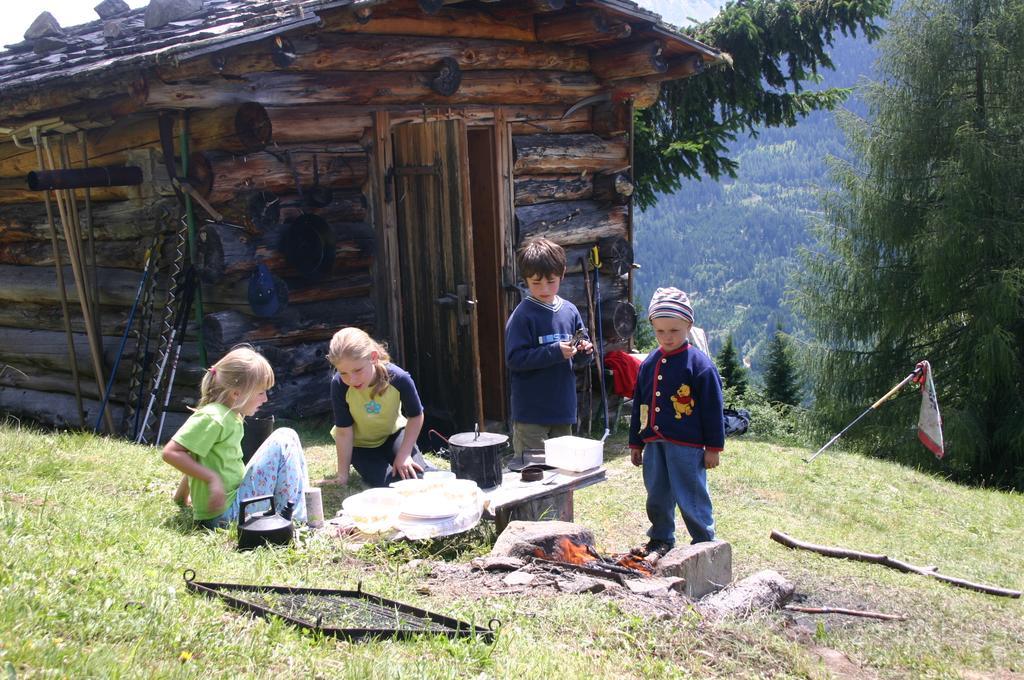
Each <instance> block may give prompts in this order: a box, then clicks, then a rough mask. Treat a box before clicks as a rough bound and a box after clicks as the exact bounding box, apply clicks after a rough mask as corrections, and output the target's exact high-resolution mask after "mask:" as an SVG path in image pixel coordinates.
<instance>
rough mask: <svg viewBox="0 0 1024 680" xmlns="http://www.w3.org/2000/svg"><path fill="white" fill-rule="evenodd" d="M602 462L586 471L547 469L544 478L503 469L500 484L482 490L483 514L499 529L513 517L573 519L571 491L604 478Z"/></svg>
mask: <svg viewBox="0 0 1024 680" xmlns="http://www.w3.org/2000/svg"><path fill="white" fill-rule="evenodd" d="M605 473H606V471H605V468H604V466H601V467H596V468H594V469H592V470H587V471H585V472H567V471H565V470H547V471H545V472H544V479H542V480H538V481H536V482H524V481H522V480H521V479H520V475H519V473H518V472H506V473H505V474H504V475H503V476H502V480H501V486H496V487H494V488H493V489H488V490H486V491H484V498H485V501H484V516H485V517H487V518H489V519H493V520H494V522H495V524H496V525H497V527H498V532H499V533H500V532H502V531H503V530H504V529H505V527H506V526H508V523H509V522H511V521H512V520H525V521H537V520H546V519H551V520H562V521H565V522H571V521H572V519H573V492H574V491H575V490H576V489H582V488H584V487H588V486H591V485H593V484H597V483H598V482H603V481H604V480H605V478H606V475H605Z"/></svg>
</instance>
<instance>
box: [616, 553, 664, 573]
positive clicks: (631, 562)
mask: <svg viewBox="0 0 1024 680" xmlns="http://www.w3.org/2000/svg"><path fill="white" fill-rule="evenodd" d="M615 564H617V565H619V566H620V567H625V568H627V569H635V570H636V571H639V572H641V573H643V574H647V575H648V576H650V575H652V574H653V573H654V570H653V569H652V568H651V565H650V564H649V563H648V562H647V560H645V559H643V558H642V557H637V556H636V555H634V554H633V553H626V554H625V555H623V556H622V557H620V558H619V559H618V560H616V562H615Z"/></svg>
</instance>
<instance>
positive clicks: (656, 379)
mask: <svg viewBox="0 0 1024 680" xmlns="http://www.w3.org/2000/svg"><path fill="white" fill-rule="evenodd" d="M659 439H664V440H667V441H670V442H673V443H675V444H682V445H684V446H696V447H698V448H702V449H705V450H707V451H721V450H722V449H723V448H724V447H725V425H724V423H723V421H722V381H721V380H720V379H719V377H718V369H716V368H715V364H714V363H712V361H711V359H709V358H708V357H707V355H706V354H704V353H703V352H700V351H698V350H696V348H694V347H693V345H690V344H685V345H683V346H682V347H680V348H679V349H676V350H673V351H671V352H669V353H667V354H666V353H665V352H663V351H662V350H661V348H658V349H656V350H655V351H653V352H651V353H650V354H649V355H647V358H646V359H645V360H644V362H643V363H642V364H640V373H639V375H638V376H637V379H636V391H635V392H634V394H633V417H632V418H631V419H630V423H629V448H631V449H643V448H644V443H645V442H651V441H657V440H659Z"/></svg>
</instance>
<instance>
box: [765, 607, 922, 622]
mask: <svg viewBox="0 0 1024 680" xmlns="http://www.w3.org/2000/svg"><path fill="white" fill-rule="evenodd" d="M783 609H785V610H787V611H791V612H803V613H805V614H845V615H846V616H859V617H861V618H865V619H881V620H882V621H906V620H907V617H906V616H902V615H900V614H882V613H881V612H869V611H864V610H863V609H844V608H842V607H800V606H798V605H795V604H787V605H786V606H785V607H783Z"/></svg>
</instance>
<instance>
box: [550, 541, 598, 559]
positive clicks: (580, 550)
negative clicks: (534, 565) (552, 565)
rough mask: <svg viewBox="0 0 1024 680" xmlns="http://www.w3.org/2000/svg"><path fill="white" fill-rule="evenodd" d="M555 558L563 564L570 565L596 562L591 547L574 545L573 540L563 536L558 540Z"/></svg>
mask: <svg viewBox="0 0 1024 680" xmlns="http://www.w3.org/2000/svg"><path fill="white" fill-rule="evenodd" d="M555 556H556V557H557V558H558V560H559V561H561V562H567V563H569V564H587V563H588V562H593V561H594V555H593V553H592V550H591V548H590V546H588V545H581V544H579V543H574V542H573V541H572V539H570V538H568V537H566V536H563V537H561V538H560V539H558V544H557V545H556V546H555Z"/></svg>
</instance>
